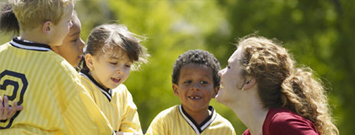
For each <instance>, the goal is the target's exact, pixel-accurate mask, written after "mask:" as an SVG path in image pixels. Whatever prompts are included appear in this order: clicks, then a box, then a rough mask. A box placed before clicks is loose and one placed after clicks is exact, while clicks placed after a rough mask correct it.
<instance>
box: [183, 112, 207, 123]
mask: <svg viewBox="0 0 355 135" xmlns="http://www.w3.org/2000/svg"><path fill="white" fill-rule="evenodd" d="M185 111H186V110H185ZM186 113H187V114H189V115H190V116H191V118H192V119H194V121H195V122H196V123H197V124H198V125H201V123H202V122H203V121H205V120H206V118H208V116H210V115H211V113H212V112H211V111H210V110H209V109H208V108H207V109H206V111H199V112H192V111H186Z"/></svg>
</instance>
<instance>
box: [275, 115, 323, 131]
mask: <svg viewBox="0 0 355 135" xmlns="http://www.w3.org/2000/svg"><path fill="white" fill-rule="evenodd" d="M269 131H270V135H274V134H275V135H276V134H278V135H318V133H317V131H316V130H315V129H314V128H313V127H312V125H310V123H308V122H307V121H306V120H304V119H300V118H298V117H293V116H289V115H285V116H278V117H275V119H272V121H271V123H270V129H269Z"/></svg>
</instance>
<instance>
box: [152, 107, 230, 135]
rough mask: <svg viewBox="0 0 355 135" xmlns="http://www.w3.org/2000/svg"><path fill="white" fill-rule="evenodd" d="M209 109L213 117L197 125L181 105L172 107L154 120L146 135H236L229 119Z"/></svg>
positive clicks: (211, 108)
mask: <svg viewBox="0 0 355 135" xmlns="http://www.w3.org/2000/svg"><path fill="white" fill-rule="evenodd" d="M208 109H209V110H210V111H211V112H212V113H211V115H210V116H209V117H208V118H207V119H206V120H205V121H204V122H203V123H202V124H200V125H197V124H196V122H195V121H194V120H193V119H192V118H191V117H190V116H189V115H188V114H187V113H186V112H185V111H184V110H183V107H182V106H181V105H176V106H173V107H170V108H168V109H166V110H164V111H162V112H160V113H159V114H158V115H157V116H156V117H155V118H154V119H153V121H152V123H151V124H150V126H149V128H148V130H147V133H146V135H235V131H234V128H233V126H232V124H231V123H230V122H229V121H228V120H227V119H225V118H223V117H222V116H220V115H219V114H218V113H217V112H216V111H215V110H214V109H213V107H212V106H209V108H208Z"/></svg>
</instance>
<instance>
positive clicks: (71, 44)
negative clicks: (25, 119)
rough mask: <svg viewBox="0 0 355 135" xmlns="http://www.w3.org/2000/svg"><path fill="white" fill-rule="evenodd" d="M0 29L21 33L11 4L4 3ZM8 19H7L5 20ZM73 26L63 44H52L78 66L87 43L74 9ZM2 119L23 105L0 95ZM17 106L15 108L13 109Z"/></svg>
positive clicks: (71, 62) (57, 51)
mask: <svg viewBox="0 0 355 135" xmlns="http://www.w3.org/2000/svg"><path fill="white" fill-rule="evenodd" d="M0 20H1V22H0V24H2V25H0V30H2V32H5V33H10V32H13V33H19V32H20V27H19V26H18V20H17V19H16V17H15V14H14V13H13V10H12V8H11V5H9V4H4V5H3V7H2V12H1V16H0ZM5 20H6V21H5ZM71 21H72V26H71V27H70V29H69V33H68V34H67V35H66V36H65V38H64V40H63V43H62V45H60V46H51V49H52V50H53V51H54V52H56V53H57V54H59V55H61V56H62V57H63V58H65V60H67V61H68V62H69V63H70V64H71V65H72V66H73V67H77V66H78V64H79V61H80V60H81V59H82V55H83V47H84V45H85V43H84V42H83V40H82V39H81V37H80V34H81V22H80V20H79V18H78V16H77V13H76V12H75V11H73V16H72V19H71ZM0 103H3V104H0V120H6V119H8V118H11V117H12V116H14V115H15V113H16V111H19V110H22V109H23V107H22V106H17V103H16V102H14V103H13V105H12V106H11V105H9V103H8V97H6V96H4V97H2V96H0ZM13 108H15V109H13Z"/></svg>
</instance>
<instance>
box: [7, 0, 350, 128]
mask: <svg viewBox="0 0 355 135" xmlns="http://www.w3.org/2000/svg"><path fill="white" fill-rule="evenodd" d="M354 6H355V5H354V2H353V1H351V0H323V1H305V0H268V1H263V0H253V1H249V0H81V1H78V2H77V3H76V7H75V9H76V10H77V12H78V15H79V18H80V20H81V22H82V28H83V30H82V38H83V39H84V40H85V39H86V37H87V36H88V34H89V32H90V30H91V29H92V28H93V27H95V26H97V25H100V24H103V23H123V24H125V25H126V26H127V27H128V28H129V30H130V31H131V32H133V33H136V34H138V35H141V36H144V37H145V38H146V40H145V41H144V42H143V44H144V45H145V46H146V47H147V48H148V51H149V53H150V54H151V57H150V58H149V63H148V64H146V65H143V66H142V68H141V69H140V70H139V71H134V72H132V73H131V75H130V77H129V78H128V80H127V81H126V83H125V84H126V85H127V87H128V89H129V90H130V91H131V93H132V95H133V98H134V101H135V103H136V105H137V106H138V112H139V114H140V119H141V123H142V128H143V131H145V130H146V129H147V128H148V126H149V124H150V122H151V120H152V119H153V118H154V117H155V116H156V115H157V114H158V113H159V112H160V111H162V110H164V109H166V108H168V107H170V106H173V105H176V104H180V101H179V99H178V97H175V96H174V95H173V92H172V88H171V87H172V84H171V73H172V67H173V64H174V62H175V59H176V58H177V57H178V56H179V54H181V53H183V52H185V51H187V50H189V49H203V50H207V51H209V52H211V53H213V54H214V55H215V56H216V57H217V58H218V59H219V60H220V63H221V66H222V67H225V65H226V63H227V59H228V58H229V56H230V55H231V54H232V53H233V51H234V50H235V48H236V47H235V46H234V44H235V43H237V41H238V38H242V37H244V36H246V35H249V34H252V33H255V32H257V33H258V35H261V36H265V37H267V38H276V39H278V40H280V41H282V42H283V44H284V46H285V47H286V48H288V50H289V51H290V52H291V53H292V54H293V55H294V58H295V59H296V60H297V61H298V64H299V65H306V66H310V67H311V68H312V69H313V70H314V71H315V72H316V73H317V76H318V77H320V78H321V79H322V80H323V81H324V85H325V86H327V87H328V89H327V90H328V91H327V92H328V95H329V102H330V107H331V108H332V110H333V116H334V118H335V120H336V125H337V127H338V128H339V131H340V133H341V134H345V135H350V134H355V132H354V130H353V129H352V128H353V124H352V122H353V121H355V117H354V115H353V114H355V107H354V106H353V105H352V104H353V103H355V98H352V96H355V91H353V89H354V88H355V83H354V82H353V81H354V80H355V60H354V58H355V53H352V52H355V45H354V41H355V40H354V37H353V36H354V35H355V32H354V30H355V25H354V23H355V8H354ZM11 36H12V35H10V36H9V35H4V34H3V33H1V34H0V43H1V44H2V43H5V42H7V41H8V40H9V39H10V37H11ZM211 105H213V106H214V107H215V109H216V110H217V112H219V113H220V114H221V115H222V116H224V117H225V118H227V119H228V120H229V121H231V122H232V124H233V125H234V127H235V129H236V132H237V134H241V133H243V131H244V130H245V126H244V125H243V124H242V123H241V122H240V121H239V120H238V118H237V117H236V116H235V114H234V113H233V112H232V110H230V109H228V108H227V107H225V106H223V105H221V104H219V103H217V102H216V101H215V100H212V101H211Z"/></svg>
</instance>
